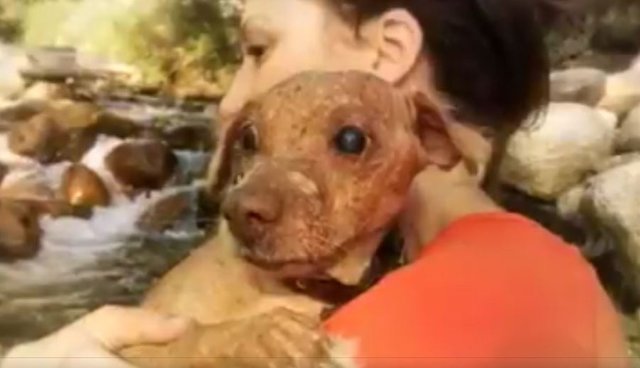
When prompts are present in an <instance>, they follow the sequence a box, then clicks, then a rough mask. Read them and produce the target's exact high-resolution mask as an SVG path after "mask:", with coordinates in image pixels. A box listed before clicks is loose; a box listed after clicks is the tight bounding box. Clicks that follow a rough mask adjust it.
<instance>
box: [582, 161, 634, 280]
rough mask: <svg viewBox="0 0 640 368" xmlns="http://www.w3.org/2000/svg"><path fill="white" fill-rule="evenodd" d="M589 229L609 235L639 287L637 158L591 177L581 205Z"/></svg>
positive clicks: (628, 272)
mask: <svg viewBox="0 0 640 368" xmlns="http://www.w3.org/2000/svg"><path fill="white" fill-rule="evenodd" d="M580 213H581V216H582V217H583V219H584V220H585V221H586V224H587V226H588V227H589V228H591V229H592V231H594V230H598V231H599V232H600V233H601V234H603V235H604V236H606V237H609V238H610V240H611V241H610V243H612V244H614V246H615V247H616V251H617V252H618V254H619V255H620V256H621V257H622V259H623V260H624V262H623V264H624V265H627V266H628V269H627V270H626V271H627V274H628V276H629V278H630V279H631V280H632V282H633V283H634V284H635V285H636V290H640V289H638V287H640V161H632V162H630V163H627V164H623V165H619V166H615V167H613V168H612V169H610V170H607V171H604V172H602V173H601V174H599V175H596V176H594V177H592V178H590V179H589V180H588V182H587V185H586V189H585V193H584V195H583V198H582V201H581V204H580Z"/></svg>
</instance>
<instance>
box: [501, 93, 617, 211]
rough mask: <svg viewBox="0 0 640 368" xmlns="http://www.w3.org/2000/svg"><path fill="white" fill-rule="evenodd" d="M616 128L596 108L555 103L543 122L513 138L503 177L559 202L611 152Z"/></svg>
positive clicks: (504, 164)
mask: <svg viewBox="0 0 640 368" xmlns="http://www.w3.org/2000/svg"><path fill="white" fill-rule="evenodd" d="M613 136H614V129H613V127H612V126H611V124H610V123H609V122H607V121H606V120H605V119H604V118H603V117H602V116H601V115H600V114H599V113H598V112H597V111H596V110H594V109H592V108H589V107H587V106H584V105H579V104H574V103H552V104H550V105H549V108H548V110H547V112H546V114H545V115H544V116H542V118H541V119H540V121H538V122H536V123H535V124H532V123H529V124H525V125H524V126H523V127H522V128H521V129H520V130H518V131H517V132H516V133H515V134H514V135H513V137H512V138H511V139H510V141H509V143H508V145H507V149H506V154H505V158H504V162H503V165H502V167H501V178H502V180H503V181H504V182H505V183H506V184H509V185H511V186H514V187H515V188H517V189H519V190H521V191H523V192H525V193H527V194H529V195H531V196H533V197H537V198H540V199H544V200H555V199H556V198H557V197H558V196H559V195H560V194H561V193H563V192H565V191H566V190H568V189H569V188H571V187H572V186H574V185H576V184H578V183H579V182H580V181H582V180H583V179H584V178H585V176H587V175H588V173H589V172H590V171H591V170H593V169H594V167H595V166H596V165H597V164H598V163H599V162H600V161H602V160H604V159H606V158H608V157H609V156H610V155H611V152H612V148H613Z"/></svg>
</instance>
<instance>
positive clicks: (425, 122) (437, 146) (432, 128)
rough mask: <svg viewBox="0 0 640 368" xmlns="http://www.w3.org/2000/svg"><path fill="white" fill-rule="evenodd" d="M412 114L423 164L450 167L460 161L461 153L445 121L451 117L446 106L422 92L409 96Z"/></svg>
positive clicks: (443, 167)
mask: <svg viewBox="0 0 640 368" xmlns="http://www.w3.org/2000/svg"><path fill="white" fill-rule="evenodd" d="M409 103H410V104H411V106H412V110H413V115H414V121H415V122H414V129H415V131H416V135H417V136H418V137H419V139H420V143H421V146H422V151H423V153H424V157H423V159H424V162H425V164H432V165H436V166H438V167H440V168H442V169H445V170H447V169H450V168H452V167H453V166H455V165H456V164H457V163H459V162H460V160H461V159H462V155H461V154H460V151H459V150H458V148H457V147H456V146H455V144H454V141H453V139H452V137H451V134H450V132H449V130H448V127H447V123H448V122H449V121H450V120H451V119H452V117H451V115H450V114H449V112H448V110H447V108H446V106H444V105H443V104H440V103H438V101H436V100H435V99H434V98H430V97H429V96H427V95H425V94H423V93H417V94H415V95H413V96H411V97H410V100H409Z"/></svg>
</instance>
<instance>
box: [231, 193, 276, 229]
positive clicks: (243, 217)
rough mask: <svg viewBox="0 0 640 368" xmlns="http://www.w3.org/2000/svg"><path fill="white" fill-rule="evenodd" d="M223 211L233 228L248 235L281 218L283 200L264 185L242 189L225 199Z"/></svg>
mask: <svg viewBox="0 0 640 368" xmlns="http://www.w3.org/2000/svg"><path fill="white" fill-rule="evenodd" d="M222 213H223V216H224V217H225V218H226V219H227V220H228V221H229V223H230V224H231V226H232V228H234V229H237V230H238V232H240V233H243V235H244V236H248V235H250V234H254V233H256V231H260V230H262V229H263V228H264V227H265V226H268V225H269V224H273V223H276V222H277V221H278V220H279V219H280V216H281V214H282V200H281V198H280V196H279V195H278V194H277V193H276V192H275V191H271V190H268V189H267V188H264V187H263V188H255V189H253V188H246V189H240V190H238V191H237V192H235V193H232V194H230V195H229V196H228V197H227V198H226V199H225V201H224V202H223V205H222Z"/></svg>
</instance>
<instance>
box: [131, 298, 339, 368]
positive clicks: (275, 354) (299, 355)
mask: <svg viewBox="0 0 640 368" xmlns="http://www.w3.org/2000/svg"><path fill="white" fill-rule="evenodd" d="M332 348H333V341H332V340H331V339H330V337H329V336H327V335H326V334H325V333H323V332H322V329H321V326H320V322H319V321H317V320H316V319H315V318H311V317H308V316H306V315H304V314H300V313H298V312H295V311H293V310H290V309H288V308H276V309H274V310H271V311H268V312H265V313H263V314H259V315H255V316H251V317H247V318H243V319H238V320H232V321H226V322H222V323H217V324H213V325H197V324H194V325H193V328H190V329H189V330H188V331H187V332H186V333H185V334H184V335H183V336H181V337H180V338H179V339H177V340H175V341H173V342H171V343H170V344H167V345H147V346H135V347H131V348H128V349H124V350H123V351H121V352H120V353H121V355H122V356H123V357H125V358H126V359H127V360H128V361H130V362H132V363H134V364H135V365H136V366H138V367H148V368H187V367H209V368H214V367H215V368H217V367H220V368H239V367H242V368H257V367H269V368H332V367H335V366H336V365H335V362H333V360H332V358H331V354H330V352H331V350H332Z"/></svg>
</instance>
